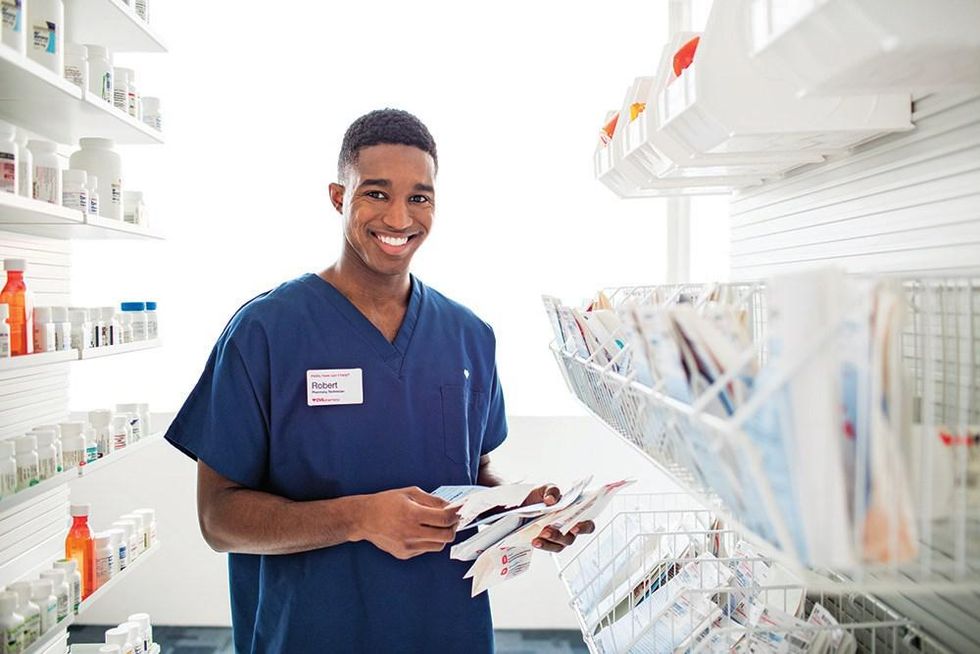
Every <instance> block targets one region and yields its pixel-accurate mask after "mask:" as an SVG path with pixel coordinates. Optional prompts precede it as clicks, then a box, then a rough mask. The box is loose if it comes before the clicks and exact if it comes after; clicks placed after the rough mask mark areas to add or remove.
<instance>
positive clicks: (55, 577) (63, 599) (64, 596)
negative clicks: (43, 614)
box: [40, 568, 71, 622]
mask: <svg viewBox="0 0 980 654" xmlns="http://www.w3.org/2000/svg"><path fill="white" fill-rule="evenodd" d="M40 576H41V579H48V580H50V581H51V587H52V594H53V595H54V596H55V598H56V599H57V600H58V622H61V621H62V620H64V619H65V618H67V617H68V616H69V615H70V614H71V586H70V585H69V584H68V575H66V574H65V571H64V570H61V569H59V568H54V569H53V570H44V571H42V572H41V575H40Z"/></svg>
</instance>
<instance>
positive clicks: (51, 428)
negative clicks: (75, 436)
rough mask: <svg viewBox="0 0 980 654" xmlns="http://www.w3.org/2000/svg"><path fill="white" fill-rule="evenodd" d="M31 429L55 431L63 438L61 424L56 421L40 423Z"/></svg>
mask: <svg viewBox="0 0 980 654" xmlns="http://www.w3.org/2000/svg"><path fill="white" fill-rule="evenodd" d="M31 431H53V432H54V433H56V434H57V435H58V437H59V438H61V425H58V424H56V423H51V424H50V425H38V426H37V427H35V428H34V429H32V430H31Z"/></svg>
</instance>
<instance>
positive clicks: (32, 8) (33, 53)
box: [27, 0, 65, 77]
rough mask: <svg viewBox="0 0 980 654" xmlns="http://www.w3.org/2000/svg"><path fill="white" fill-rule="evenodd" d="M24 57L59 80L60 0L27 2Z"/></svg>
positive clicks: (61, 50) (62, 17)
mask: <svg viewBox="0 0 980 654" xmlns="http://www.w3.org/2000/svg"><path fill="white" fill-rule="evenodd" d="M27 25H28V30H30V31H28V33H27V56H28V57H30V58H31V59H33V60H34V61H36V62H38V63H39V64H41V65H42V66H44V67H45V68H47V69H48V70H50V71H51V72H53V73H54V74H56V75H58V76H59V77H61V74H62V71H63V70H64V68H65V52H64V47H63V43H62V42H63V41H64V37H65V6H64V3H63V2H62V0H27Z"/></svg>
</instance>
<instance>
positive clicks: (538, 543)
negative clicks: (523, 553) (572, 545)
mask: <svg viewBox="0 0 980 654" xmlns="http://www.w3.org/2000/svg"><path fill="white" fill-rule="evenodd" d="M531 545H533V546H534V547H536V548H537V549H539V550H544V551H545V552H560V551H562V550H563V549H565V546H564V545H562V544H560V543H553V542H552V541H550V540H544V539H541V538H535V539H534V540H533V541H531Z"/></svg>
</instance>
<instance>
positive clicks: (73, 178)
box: [61, 168, 88, 186]
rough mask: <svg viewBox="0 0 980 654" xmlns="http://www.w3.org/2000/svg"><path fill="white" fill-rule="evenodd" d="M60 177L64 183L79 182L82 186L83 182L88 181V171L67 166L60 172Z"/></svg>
mask: <svg viewBox="0 0 980 654" xmlns="http://www.w3.org/2000/svg"><path fill="white" fill-rule="evenodd" d="M61 179H62V181H63V182H64V183H65V184H79V185H81V186H84V185H85V182H87V181H88V173H87V172H85V171H84V170H78V169H76V168H69V169H68V170H64V171H62V172H61Z"/></svg>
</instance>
